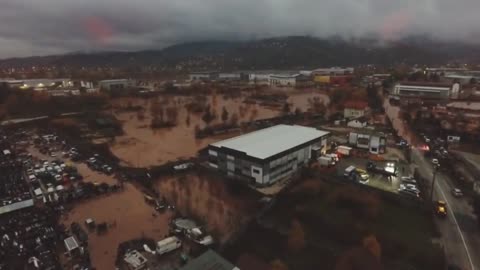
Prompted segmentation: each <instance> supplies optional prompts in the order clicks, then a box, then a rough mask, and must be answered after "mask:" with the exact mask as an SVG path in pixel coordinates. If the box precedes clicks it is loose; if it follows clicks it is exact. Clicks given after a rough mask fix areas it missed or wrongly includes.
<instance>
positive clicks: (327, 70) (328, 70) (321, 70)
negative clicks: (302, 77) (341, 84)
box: [312, 67, 355, 76]
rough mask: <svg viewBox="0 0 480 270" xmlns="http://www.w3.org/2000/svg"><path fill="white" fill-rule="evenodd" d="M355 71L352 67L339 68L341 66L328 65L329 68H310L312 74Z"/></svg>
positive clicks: (334, 73) (341, 73)
mask: <svg viewBox="0 0 480 270" xmlns="http://www.w3.org/2000/svg"><path fill="white" fill-rule="evenodd" d="M354 71H355V69H354V68H353V67H347V68H341V67H330V68H317V69H314V70H312V75H313V76H315V75H347V74H352V73H353V72H354Z"/></svg>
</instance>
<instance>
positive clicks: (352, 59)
mask: <svg viewBox="0 0 480 270" xmlns="http://www.w3.org/2000/svg"><path fill="white" fill-rule="evenodd" d="M478 59H480V49H478V48H476V46H474V45H470V44H464V43H458V42H456V43H452V42H441V41H435V40H432V39H428V38H416V39H402V40H398V41H393V42H388V43H386V44H385V43H383V44H382V43H381V42H378V41H376V40H375V39H363V40H362V39H356V40H344V39H341V38H329V39H321V38H314V37H309V36H289V37H274V38H267V39H260V40H254V41H222V40H210V41H198V42H188V43H181V44H177V45H173V46H169V47H166V48H163V49H160V50H155V49H151V50H143V51H134V52H124V51H104V52H94V53H82V52H75V53H68V54H63V55H50V56H32V57H24V58H9V59H2V60H0V67H3V68H5V67H27V66H32V65H36V66H57V67H71V68H76V67H115V68H122V67H132V66H157V67H161V68H164V69H179V70H193V69H220V70H224V69H270V68H279V67H284V68H309V67H317V66H345V65H365V64H378V65H392V64H398V63H405V64H443V63H446V62H451V61H477V60H478Z"/></svg>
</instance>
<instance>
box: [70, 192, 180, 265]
mask: <svg viewBox="0 0 480 270" xmlns="http://www.w3.org/2000/svg"><path fill="white" fill-rule="evenodd" d="M171 216H172V213H171V212H168V211H167V212H165V213H158V212H156V211H155V210H154V209H153V208H152V206H150V205H147V204H146V203H145V200H144V198H143V194H142V193H141V192H140V191H139V190H138V189H137V188H135V187H134V186H133V185H131V184H128V183H127V184H125V188H124V190H123V191H119V192H118V193H113V194H110V195H106V196H102V197H97V198H93V199H90V200H88V201H86V202H83V203H81V204H77V205H76V206H75V207H74V208H73V209H72V210H71V211H69V212H68V213H67V214H66V215H64V216H63V217H62V220H61V221H62V223H63V224H64V225H65V226H67V227H69V226H70V224H71V223H72V222H78V223H79V224H81V226H82V227H83V228H84V229H85V230H86V231H88V230H87V229H86V227H85V220H86V219H87V218H93V219H94V221H95V222H96V223H97V224H99V223H102V222H106V223H107V224H108V227H109V228H108V231H107V232H106V233H105V234H102V235H98V234H97V233H96V232H89V234H88V242H89V247H88V249H89V252H90V256H91V259H92V264H93V266H95V267H96V269H115V267H114V264H115V257H116V254H117V247H118V245H119V244H120V243H122V242H124V241H128V240H132V239H135V238H140V237H149V238H152V239H154V240H155V241H158V240H161V239H163V238H164V237H165V236H166V235H167V234H168V222H169V221H170V218H171Z"/></svg>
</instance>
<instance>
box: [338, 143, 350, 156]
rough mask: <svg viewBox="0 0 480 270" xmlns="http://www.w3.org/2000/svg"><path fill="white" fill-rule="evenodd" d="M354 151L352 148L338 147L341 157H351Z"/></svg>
mask: <svg viewBox="0 0 480 270" xmlns="http://www.w3.org/2000/svg"><path fill="white" fill-rule="evenodd" d="M351 151H352V148H351V147H348V146H344V145H340V146H339V147H337V154H340V155H341V156H344V157H348V156H350V152H351Z"/></svg>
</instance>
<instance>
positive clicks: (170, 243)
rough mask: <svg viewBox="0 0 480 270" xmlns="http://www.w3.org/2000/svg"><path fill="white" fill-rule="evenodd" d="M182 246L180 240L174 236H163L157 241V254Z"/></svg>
mask: <svg viewBox="0 0 480 270" xmlns="http://www.w3.org/2000/svg"><path fill="white" fill-rule="evenodd" d="M181 246H182V242H181V241H180V239H178V238H177V237H175V236H172V237H168V238H165V239H163V240H161V241H158V242H157V248H156V251H157V254H158V255H162V254H165V253H168V252H170V251H173V250H176V249H178V248H180V247H181Z"/></svg>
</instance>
